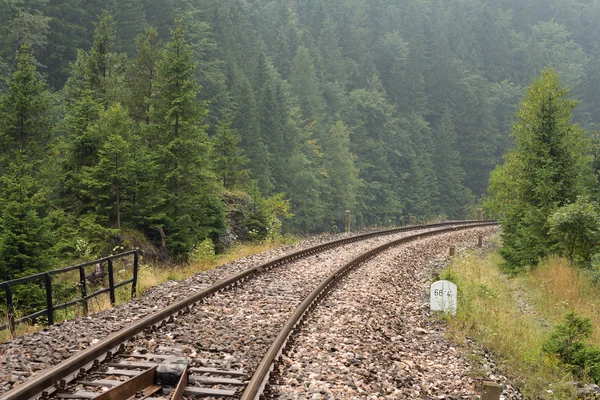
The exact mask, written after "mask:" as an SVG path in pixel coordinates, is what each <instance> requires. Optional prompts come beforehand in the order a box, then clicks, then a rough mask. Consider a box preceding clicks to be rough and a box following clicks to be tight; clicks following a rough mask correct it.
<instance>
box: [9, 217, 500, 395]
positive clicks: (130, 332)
mask: <svg viewBox="0 0 600 400" xmlns="http://www.w3.org/2000/svg"><path fill="white" fill-rule="evenodd" d="M457 224H460V225H461V227H460V228H458V227H452V228H447V229H442V230H439V229H438V230H435V231H433V232H425V233H422V234H419V235H412V236H410V238H412V240H414V239H415V238H418V237H423V235H431V234H436V233H439V232H442V231H449V230H455V229H466V228H469V227H472V226H477V225H480V224H481V222H480V221H465V222H460V223H457V222H454V223H442V224H434V225H429V226H417V227H406V228H399V229H392V230H387V231H381V232H374V233H369V234H365V235H359V236H354V237H350V238H344V239H341V240H336V241H333V242H329V243H325V244H322V245H318V246H315V247H311V248H308V249H304V250H301V251H298V252H295V253H292V254H289V255H287V256H284V257H280V258H278V259H276V260H273V261H270V262H267V263H265V264H262V265H259V266H257V267H254V268H251V269H248V270H246V271H243V272H242V273H239V274H237V275H235V276H232V277H230V278H227V279H224V280H223V281H221V282H218V283H217V284H215V285H213V286H211V287H210V288H208V289H205V290H203V291H201V292H199V293H197V294H195V295H193V296H190V297H188V298H186V299H184V300H182V301H179V302H177V303H175V304H173V305H171V306H169V307H167V308H165V309H163V310H161V311H159V312H157V313H155V314H153V315H151V316H149V317H147V318H144V319H142V320H141V321H138V322H137V323H135V324H133V325H131V326H129V327H128V328H126V329H123V330H121V331H119V332H117V333H115V334H113V335H111V336H109V337H108V338H107V339H105V340H104V341H102V342H100V343H98V345H96V346H94V347H92V348H90V349H88V350H85V351H82V352H80V353H79V354H77V355H75V356H74V357H72V358H70V359H68V360H66V361H65V362H63V363H61V364H59V365H57V366H56V367H54V368H52V369H51V370H49V371H47V372H46V373H43V374H41V375H39V376H36V377H34V378H32V379H30V380H29V381H27V382H26V383H25V384H23V385H21V386H20V387H18V388H16V389H14V390H11V391H10V392H7V393H6V394H5V395H4V396H2V397H0V399H1V400H8V399H27V398H34V397H37V396H40V395H41V394H42V392H44V391H45V392H46V393H47V394H50V393H51V392H54V391H56V387H55V386H53V385H56V384H57V383H58V384H59V385H58V386H59V388H64V387H65V386H66V384H67V383H68V382H69V381H72V380H74V379H75V378H77V376H79V377H81V376H82V375H84V374H85V371H88V370H89V369H90V368H92V366H93V365H94V362H96V363H98V360H103V359H104V358H106V357H107V356H108V358H111V357H112V355H113V354H115V353H116V352H117V348H119V347H120V346H121V345H122V344H123V343H125V342H127V341H129V346H130V347H132V346H133V347H134V348H136V346H137V348H138V349H140V348H141V349H143V352H148V348H150V347H151V345H149V344H148V341H149V340H150V341H151V340H153V339H152V338H153V336H155V335H156V334H157V333H158V334H160V329H158V327H159V325H161V324H162V325H165V326H166V327H165V329H166V330H167V333H164V332H163V333H162V334H163V339H164V338H165V337H166V338H167V339H169V340H171V339H172V338H173V335H180V336H183V337H185V335H182V334H181V332H179V334H177V333H175V334H174V333H168V331H169V330H173V329H175V330H176V328H177V326H176V325H177V324H176V323H175V321H176V320H177V319H178V317H181V316H182V315H183V314H184V313H190V312H192V311H193V312H192V315H191V316H192V318H191V320H192V321H203V319H204V318H206V317H207V311H206V310H205V307H197V309H198V310H193V309H192V306H193V305H195V304H197V303H199V302H203V301H207V299H209V297H210V300H209V301H213V300H214V301H215V302H216V303H218V302H219V301H221V300H224V299H221V298H219V295H218V293H219V292H224V291H226V290H232V292H231V295H232V296H229V297H230V298H232V297H233V298H237V297H240V295H241V293H234V292H235V288H236V287H237V286H239V285H241V284H242V283H243V282H246V281H249V280H250V278H254V277H257V276H259V275H260V276H262V277H263V278H262V279H264V280H266V281H267V282H268V281H269V278H268V276H269V272H268V271H270V270H271V269H273V268H275V267H282V266H284V265H286V264H290V263H292V262H294V261H297V260H301V259H305V260H306V259H307V258H312V257H311V256H315V258H316V257H319V256H318V254H320V253H323V252H327V251H329V250H331V249H336V248H342V249H343V248H344V247H343V246H346V247H347V248H346V249H345V250H344V251H345V252H347V255H348V257H350V256H352V257H355V256H356V255H358V254H354V253H357V252H361V251H363V250H359V249H354V250H352V247H353V246H351V245H352V244H354V243H357V242H364V241H369V240H370V241H372V242H373V241H377V240H380V239H379V238H381V237H384V236H390V235H400V236H402V237H400V238H396V240H394V241H392V242H389V243H385V244H382V243H370V246H371V247H373V246H374V245H377V246H379V247H377V249H375V250H372V251H369V252H367V253H365V254H363V255H360V256H358V257H355V258H354V259H352V260H351V261H350V262H349V263H348V264H346V265H345V266H344V267H342V268H340V269H338V270H336V271H335V272H334V273H333V274H331V275H329V277H327V278H326V280H325V281H324V282H323V283H322V284H321V285H319V288H320V291H319V292H318V293H317V292H316V291H315V292H313V293H311V294H310V295H309V296H308V297H307V298H306V300H305V301H304V302H303V303H302V306H301V308H304V309H303V311H302V312H299V311H296V312H293V307H292V305H294V306H295V305H296V304H297V303H298V302H299V301H300V300H301V299H302V297H304V292H305V291H306V288H312V287H314V286H315V285H314V283H315V282H307V284H306V285H304V286H305V287H304V289H303V290H304V291H303V290H296V289H297V288H298V287H299V286H300V282H303V281H304V280H305V278H306V277H307V276H313V281H314V280H316V282H317V283H318V282H319V281H321V280H322V278H323V276H326V275H328V274H329V272H330V271H328V270H322V271H314V270H312V271H311V270H310V268H308V269H307V270H306V271H305V272H307V274H304V275H302V274H298V276H294V271H293V270H292V269H291V268H287V272H285V273H284V275H283V281H284V282H287V283H288V285H287V287H288V289H289V290H288V291H287V292H285V291H284V292H285V293H283V296H281V297H280V298H278V299H277V300H276V301H275V304H278V303H282V302H283V303H285V302H286V301H287V300H289V302H287V303H286V304H283V305H282V307H281V309H280V310H277V309H276V308H274V307H273V302H271V303H268V302H267V306H268V307H269V309H271V310H275V314H280V315H279V317H280V319H281V318H282V317H283V318H284V319H285V317H286V316H287V315H289V314H293V315H294V316H298V315H299V317H298V318H300V317H301V316H302V315H304V313H305V312H306V309H308V307H309V306H310V305H311V304H314V301H315V300H316V299H318V298H321V297H322V295H323V294H322V293H324V292H323V290H327V289H328V288H330V287H331V285H332V284H333V283H334V282H335V281H337V280H339V279H340V278H341V277H342V276H344V275H345V274H346V273H347V272H348V271H349V270H351V269H352V268H354V267H356V266H357V265H359V264H360V263H362V262H364V260H366V259H368V258H370V257H372V256H373V255H374V254H376V253H378V252H381V251H383V250H385V249H387V248H389V247H391V246H393V245H397V244H401V243H404V242H406V241H407V240H411V239H409V238H407V237H406V235H405V233H406V232H410V231H415V230H428V231H431V230H432V229H435V228H439V227H445V226H450V225H457ZM488 224H490V223H488ZM352 257H350V258H352ZM332 268H333V267H332ZM280 269H281V268H278V271H279V270H280ZM286 274H287V275H286ZM294 279H295V281H294ZM276 287H277V285H274V286H273V288H272V289H275V288H276ZM248 291H249V290H248V288H247V287H246V284H245V285H244V290H243V291H242V292H248ZM275 291H276V290H275ZM250 292H251V291H250ZM263 294H264V293H250V297H254V298H251V300H252V301H254V302H256V301H259V302H260V301H261V300H260V297H261V296H262V295H263ZM215 295H216V296H215ZM286 296H287V297H288V298H287V299H286ZM282 299H284V300H285V301H283V300H282ZM309 299H310V301H309ZM225 300H227V299H225ZM242 300H244V299H242ZM245 300H248V299H245ZM307 301H308V303H307ZM225 303H226V304H225V307H224V308H225V309H226V310H227V309H229V310H233V309H234V308H235V309H240V307H238V306H239V304H238V305H233V304H229V303H227V302H225ZM247 306H248V305H247V304H246V305H242V306H241V309H245V308H246V307H247ZM261 306H263V307H264V304H263V305H261ZM222 311H223V307H220V309H219V312H222ZM212 312H213V316H214V315H216V314H214V313H215V310H212ZM209 313H210V311H209ZM225 314H227V313H226V312H224V313H223V314H222V315H225ZM230 317H231V316H228V317H227V318H225V319H228V318H230ZM186 318H187V316H186ZM181 319H183V318H181ZM213 319H215V318H213ZM216 319H218V318H216ZM239 320H241V321H243V320H244V315H243V314H241V315H240V316H239ZM290 321H291V320H290ZM297 322H298V320H296V321H295V322H293V323H290V322H289V321H288V323H287V324H286V329H287V327H288V326H292V328H293V326H294V325H296V324H297ZM290 324H291V325H290ZM275 325H277V324H275ZM279 326H280V324H279ZM200 328H201V327H199V326H197V327H194V326H193V324H192V325H191V326H190V325H187V326H185V327H184V328H183V329H184V330H187V331H190V330H192V331H198V330H199V329H200ZM242 328H243V327H242ZM258 328H259V330H260V329H262V327H261V326H258ZM157 329H158V332H154V333H148V331H149V330H154V331H156V330H157ZM144 331H146V332H147V334H145V336H146V338H148V337H149V338H150V339H149V340H146V339H144V338H140V337H141V336H143V335H140V333H143V332H144ZM289 332H291V330H290V331H289ZM289 332H288V333H287V334H285V336H286V338H287V336H288V335H289ZM136 335H138V339H134V340H132V339H133V338H134V337H136ZM169 335H170V336H169ZM281 335H284V334H280V336H281ZM251 336H253V337H252V338H251V339H252V340H251V341H253V342H262V343H259V344H260V345H261V346H263V347H264V346H265V345H268V344H269V343H265V340H264V339H261V338H259V337H258V338H257V336H256V335H251ZM280 336H277V340H276V342H277V341H280ZM286 338H284V339H283V342H285V340H286ZM221 339H222V338H220V337H219V338H218V340H221ZM140 340H141V343H143V344H140ZM186 340H188V339H186ZM269 340H270V339H269ZM188 341H189V340H188ZM154 342H155V343H156V341H154ZM163 344H164V341H163ZM162 347H163V350H164V348H165V346H164V345H162ZM200 347H201V346H200ZM259 347H260V346H259ZM154 349H155V350H160V345H158V346H155V348H154ZM273 349H274V347H273V346H272V347H271V349H270V350H269V353H268V354H271V355H272V354H273V353H278V352H279V351H280V349H279V350H273ZM153 351H154V350H153ZM206 351H207V353H208V354H210V353H219V354H220V357H217V358H232V357H231V353H232V352H231V350H230V349H229V350H228V349H227V348H214V349H213V348H207V349H206ZM222 354H225V355H226V357H221V356H222ZM146 358H147V357H146ZM159 358H160V357H159ZM163 358H164V357H163ZM209 361H210V360H209ZM234 361H235V360H234ZM236 362H239V363H241V364H242V365H241V366H242V367H246V368H248V369H250V368H252V367H253V365H252V363H251V362H245V364H244V361H243V360H242V361H236ZM263 364H264V363H261V364H260V366H259V368H258V370H257V373H258V371H262V370H264V369H265V366H264V365H263ZM209 367H212V366H210V365H209ZM269 368H270V366H269V367H268V368H267V369H269ZM200 369H201V370H202V368H200ZM205 369H206V368H205ZM209 369H210V368H209ZM228 369H229V370H231V366H229V367H228ZM229 375H230V376H235V375H236V372H235V371H231V374H229ZM242 376H243V375H242ZM255 376H258V375H255ZM256 379H259V378H256ZM256 379H253V380H252V382H254V381H256ZM205 380H206V379H205ZM260 380H261V382H260V384H259V385H258V386H262V385H263V383H264V382H265V378H264V376H263V377H262V378H260ZM209 381H210V379H209ZM217 381H218V380H217ZM221 381H222V382H228V381H227V379H221ZM233 381H235V380H234V379H230V382H233ZM252 382H251V383H250V385H249V386H248V390H251V391H252V390H254V389H252V388H254V387H255V386H256V384H255V383H252ZM234 384H235V383H234ZM248 390H247V391H248ZM259 391H260V390H259ZM248 393H250V392H248ZM244 396H247V395H244ZM248 396H249V395H248ZM63 398H65V397H64V396H63ZM67 398H68V397H67ZM74 398H77V397H74ZM244 398H252V397H244Z"/></svg>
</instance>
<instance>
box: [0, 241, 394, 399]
mask: <svg viewBox="0 0 600 400" xmlns="http://www.w3.org/2000/svg"><path fill="white" fill-rule="evenodd" d="M399 235H400V236H399ZM402 235H405V234H397V235H392V236H385V237H380V238H376V239H370V240H369V242H370V243H371V246H373V243H383V242H384V241H388V240H393V238H397V237H401V236H402ZM342 237H346V235H335V236H322V237H317V238H312V239H309V240H306V241H303V242H302V243H300V244H297V245H291V246H282V247H280V248H278V249H274V250H271V251H268V252H264V253H261V254H257V255H253V256H250V257H245V258H243V259H240V260H238V261H234V262H231V263H228V264H225V265H223V266H221V267H219V268H216V269H214V270H210V271H206V272H203V273H199V274H196V275H194V276H191V277H189V278H187V279H186V280H184V281H182V282H174V281H169V282H166V283H164V284H161V285H159V286H156V287H154V288H152V289H150V290H148V291H147V292H145V293H144V295H143V296H142V297H141V298H139V299H137V300H135V301H131V302H128V303H125V304H122V305H120V306H118V307H116V308H112V309H109V310H105V311H103V312H100V313H97V314H94V315H91V316H89V317H85V318H80V319H76V320H71V321H66V322H64V323H62V324H57V325H54V326H51V327H48V328H47V329H44V330H43V331H39V332H36V333H32V334H26V335H23V336H20V337H17V338H15V339H14V340H12V341H8V342H5V343H3V344H1V345H0V394H1V393H4V392H6V391H8V390H10V389H11V388H12V387H14V386H16V385H18V384H20V383H22V382H24V381H26V380H27V379H28V378H30V377H31V376H34V375H36V374H39V373H41V372H42V371H44V370H46V369H48V368H49V367H51V366H53V365H56V364H58V363H60V362H62V361H63V360H65V359H67V358H69V357H70V356H72V355H73V354H74V353H76V352H78V351H81V350H84V349H86V348H88V347H90V346H93V345H94V344H96V343H98V342H99V341H100V340H102V339H104V338H105V337H107V336H108V335H109V334H111V333H114V332H116V331H118V330H120V329H122V328H124V327H126V326H128V325H130V324H131V323H132V322H134V321H136V320H139V319H141V318H144V317H146V316H148V315H150V314H152V313H155V312H156V311H158V310H159V309H161V308H164V307H166V306H168V305H169V304H172V303H174V302H175V301H178V300H181V299H182V298H185V297H187V296H189V295H191V294H193V293H196V292H198V291H200V290H203V289H206V288H207V287H209V286H211V285H212V284H214V283H215V282H217V281H219V280H222V279H224V278H225V277H228V276H231V275H234V274H236V273H239V272H241V271H243V270H246V269H248V268H252V267H254V266H256V265H260V264H262V263H265V262H267V261H269V260H272V259H275V258H278V257H281V256H283V255H285V254H289V253H291V252H294V251H298V250H300V249H304V248H308V247H312V246H315V245H317V244H321V243H325V242H328V241H331V240H335V239H339V238H342ZM356 246H359V243H355V244H350V245H347V246H344V247H340V248H336V249H333V250H330V251H328V252H326V253H322V254H320V255H318V256H313V257H311V258H310V259H312V260H318V257H324V259H325V258H326V257H338V256H339V257H341V256H342V255H343V254H345V253H347V250H345V249H351V248H355V247H356ZM299 262H306V261H302V260H300V261H299ZM296 264H297V262H295V263H292V264H289V265H287V266H284V267H286V268H288V269H289V268H291V269H294V268H295V265H296ZM280 268H281V267H280ZM280 268H276V269H274V270H272V271H270V272H269V273H268V274H267V275H269V274H271V275H272V274H277V273H278V272H277V271H279V270H280ZM252 281H253V280H251V281H250V282H248V283H252ZM244 287H245V285H244ZM237 290H240V289H237ZM225 293H227V292H225ZM207 312H208V313H210V311H207ZM257 340H259V341H260V339H257Z"/></svg>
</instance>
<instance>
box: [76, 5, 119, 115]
mask: <svg viewBox="0 0 600 400" xmlns="http://www.w3.org/2000/svg"><path fill="white" fill-rule="evenodd" d="M114 44H115V22H114V20H113V17H112V16H111V15H110V14H109V13H108V12H106V11H104V12H103V13H102V16H101V17H100V20H99V21H98V23H97V24H96V29H95V31H94V43H93V44H92V48H91V49H90V52H89V56H88V57H87V66H86V70H85V73H84V78H85V80H86V83H87V86H88V88H89V89H90V90H91V91H92V92H93V93H94V96H95V97H96V99H97V100H98V101H100V102H101V103H102V104H103V105H104V107H105V108H106V107H108V104H109V102H110V101H109V99H108V98H107V94H108V93H109V91H110V86H111V83H112V82H111V78H113V76H114V75H115V72H116V71H115V70H116V64H117V61H116V58H117V56H116V55H115V54H114V53H113V49H114Z"/></svg>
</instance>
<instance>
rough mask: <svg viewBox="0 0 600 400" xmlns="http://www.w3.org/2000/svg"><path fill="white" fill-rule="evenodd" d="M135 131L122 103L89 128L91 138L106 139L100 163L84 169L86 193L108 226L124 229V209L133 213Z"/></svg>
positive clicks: (83, 185)
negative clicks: (132, 186) (131, 144)
mask: <svg viewBox="0 0 600 400" xmlns="http://www.w3.org/2000/svg"><path fill="white" fill-rule="evenodd" d="M132 128H133V121H132V120H131V119H130V118H129V116H128V115H127V112H126V111H125V110H124V109H123V108H122V107H121V106H120V105H119V104H114V105H112V106H110V107H109V109H108V110H107V111H103V112H102V113H101V114H100V118H99V119H98V121H97V122H96V123H95V124H94V125H93V126H91V127H90V128H89V131H90V135H91V136H94V137H99V138H102V145H101V146H100V147H99V149H98V152H97V162H95V163H94V165H91V166H84V167H83V170H82V194H83V195H84V196H85V197H86V198H87V199H88V205H89V207H90V208H91V210H92V211H93V212H94V213H95V214H97V215H98V216H101V217H102V218H103V220H104V221H105V222H104V223H103V225H104V226H107V227H108V226H111V227H115V228H117V229H121V224H122V221H123V209H128V211H131V204H130V203H132V199H131V198H129V196H128V194H129V193H128V188H129V185H130V182H131V181H132V180H133V175H134V171H133V161H134V160H133V157H132V153H133V152H132V149H131V146H130V139H131V135H132ZM128 203H129V204H128ZM127 217H130V215H127ZM129 222H131V221H129Z"/></svg>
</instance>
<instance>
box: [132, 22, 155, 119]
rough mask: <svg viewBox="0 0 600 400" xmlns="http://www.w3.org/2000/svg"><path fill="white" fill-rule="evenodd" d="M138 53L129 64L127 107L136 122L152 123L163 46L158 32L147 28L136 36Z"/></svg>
mask: <svg viewBox="0 0 600 400" xmlns="http://www.w3.org/2000/svg"><path fill="white" fill-rule="evenodd" d="M136 43H137V54H136V56H135V58H134V59H132V60H131V61H130V62H129V65H128V66H127V78H126V83H127V88H128V91H129V93H128V95H129V98H128V99H127V103H126V104H127V106H128V107H127V108H128V109H129V112H130V115H131V117H132V118H133V119H134V120H135V121H136V122H144V123H146V124H149V123H150V105H151V103H152V95H153V93H154V86H155V84H156V74H157V67H158V63H159V62H160V60H161V58H162V54H163V52H162V48H161V46H160V44H159V41H158V32H157V31H156V29H154V28H146V29H145V30H144V33H142V34H140V35H139V36H138V37H137V38H136Z"/></svg>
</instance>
